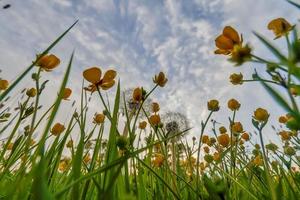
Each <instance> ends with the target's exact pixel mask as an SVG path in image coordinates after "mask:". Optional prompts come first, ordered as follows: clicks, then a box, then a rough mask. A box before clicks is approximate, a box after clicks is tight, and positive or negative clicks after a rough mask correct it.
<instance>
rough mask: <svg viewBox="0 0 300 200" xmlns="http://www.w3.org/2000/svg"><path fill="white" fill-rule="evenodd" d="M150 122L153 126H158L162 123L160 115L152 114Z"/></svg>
mask: <svg viewBox="0 0 300 200" xmlns="http://www.w3.org/2000/svg"><path fill="white" fill-rule="evenodd" d="M149 122H150V124H151V125H152V126H157V125H158V124H159V123H160V116H159V115H158V114H154V115H151V116H150V118H149Z"/></svg>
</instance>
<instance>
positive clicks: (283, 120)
mask: <svg viewBox="0 0 300 200" xmlns="http://www.w3.org/2000/svg"><path fill="white" fill-rule="evenodd" d="M278 121H279V123H282V124H285V123H286V122H287V121H288V118H287V117H286V116H280V117H279V118H278Z"/></svg>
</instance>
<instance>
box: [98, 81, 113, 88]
mask: <svg viewBox="0 0 300 200" xmlns="http://www.w3.org/2000/svg"><path fill="white" fill-rule="evenodd" d="M114 84H115V80H111V81H109V82H104V83H102V84H101V85H100V87H101V88H102V89H103V90H108V89H109V88H111V87H112V86H114Z"/></svg>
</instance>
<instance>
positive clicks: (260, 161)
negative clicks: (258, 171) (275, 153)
mask: <svg viewBox="0 0 300 200" xmlns="http://www.w3.org/2000/svg"><path fill="white" fill-rule="evenodd" d="M252 162H253V164H255V165H256V166H260V165H262V164H263V160H262V158H261V156H260V155H258V156H256V157H255V158H254V159H253V161H252Z"/></svg>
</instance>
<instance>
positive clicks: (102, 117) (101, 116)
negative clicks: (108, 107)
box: [93, 113, 105, 125]
mask: <svg viewBox="0 0 300 200" xmlns="http://www.w3.org/2000/svg"><path fill="white" fill-rule="evenodd" d="M104 120H105V115H104V114H102V113H100V114H98V113H96V114H95V116H94V121H93V123H95V124H98V125H99V124H102V123H103V122H104Z"/></svg>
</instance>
